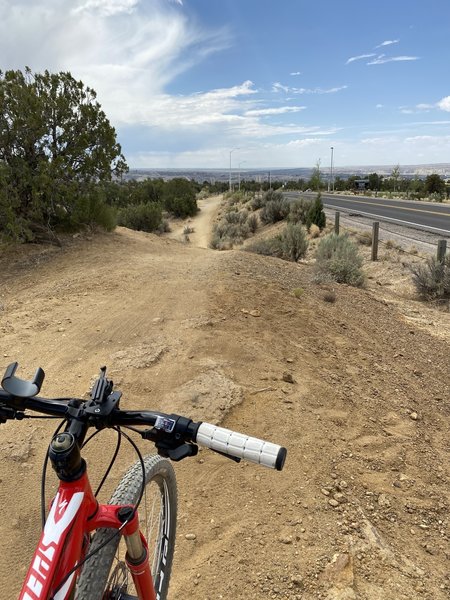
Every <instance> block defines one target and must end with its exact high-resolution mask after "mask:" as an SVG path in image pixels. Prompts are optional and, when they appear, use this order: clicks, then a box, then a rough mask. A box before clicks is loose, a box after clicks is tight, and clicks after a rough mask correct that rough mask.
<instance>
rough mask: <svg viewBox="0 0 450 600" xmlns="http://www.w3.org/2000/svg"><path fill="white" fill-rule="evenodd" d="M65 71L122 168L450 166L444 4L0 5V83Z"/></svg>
mask: <svg viewBox="0 0 450 600" xmlns="http://www.w3.org/2000/svg"><path fill="white" fill-rule="evenodd" d="M25 66H29V67H30V68H31V69H32V70H33V71H35V72H38V71H42V70H44V69H48V70H49V71H53V72H58V71H70V72H71V73H72V75H73V76H74V77H76V78H77V79H81V80H82V81H83V82H84V84H85V85H88V86H90V87H92V88H93V89H94V90H95V91H96V92H97V98H98V101H99V102H100V104H101V105H102V108H103V110H104V111H105V113H106V115H107V117H108V118H109V120H110V122H111V124H112V125H113V126H114V127H115V129H116V132H117V137H118V141H119V143H120V144H121V146H122V150H123V153H124V155H125V157H126V159H127V162H128V164H129V166H130V167H131V168H138V167H146V168H159V169H163V168H218V169H227V168H229V166H230V161H231V165H232V167H233V168H239V169H240V170H241V171H243V172H244V171H245V169H247V168H248V169H253V168H282V167H313V166H316V165H317V164H318V162H320V164H321V165H322V166H324V167H326V166H327V165H330V161H331V153H332V152H331V148H333V161H334V165H335V166H336V167H337V166H350V165H355V166H359V165H361V166H363V165H389V164H392V165H396V164H399V165H402V164H403V165H407V164H409V165H410V164H430V163H442V162H450V1H449V0H389V1H388V0H340V1H337V0H322V1H321V2H312V1H311V0H0V70H2V71H5V70H8V69H24V67H25Z"/></svg>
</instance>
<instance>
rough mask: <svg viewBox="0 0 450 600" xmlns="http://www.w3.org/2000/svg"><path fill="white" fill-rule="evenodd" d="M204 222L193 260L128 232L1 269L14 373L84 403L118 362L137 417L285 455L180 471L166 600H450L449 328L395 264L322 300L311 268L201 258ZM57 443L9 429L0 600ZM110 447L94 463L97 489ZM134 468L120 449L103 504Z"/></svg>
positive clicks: (211, 461) (15, 577)
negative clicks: (176, 416) (241, 437)
mask: <svg viewBox="0 0 450 600" xmlns="http://www.w3.org/2000/svg"><path fill="white" fill-rule="evenodd" d="M209 208H210V210H211V214H213V213H214V212H215V210H216V208H217V206H216V205H215V204H214V206H213V204H211V206H210V207H209ZM206 213H207V206H205V207H204V210H203V211H202V212H201V213H200V217H199V220H194V221H193V222H192V226H193V227H194V229H195V231H196V232H197V233H201V236H199V239H198V240H196V241H195V240H194V238H193V235H191V236H190V239H191V242H190V243H184V242H183V243H180V242H179V241H178V240H177V239H170V238H159V237H157V236H154V235H150V234H144V233H139V232H131V231H129V230H126V229H121V228H119V229H118V230H117V231H116V232H115V233H113V234H108V235H106V234H105V235H97V236H93V237H92V238H90V239H82V238H77V239H72V240H70V241H68V242H66V244H65V245H64V246H63V248H62V249H58V248H43V247H41V248H31V247H27V248H22V249H20V250H19V251H17V250H15V251H14V252H11V251H9V252H4V254H3V256H2V257H1V258H0V267H1V268H2V286H1V290H0V333H1V345H0V371H1V370H2V369H4V368H5V367H6V365H7V364H8V363H9V362H11V361H13V360H18V361H19V363H20V364H21V366H22V368H21V373H22V375H23V376H27V375H31V374H32V372H34V369H35V368H36V367H37V366H38V365H41V366H42V367H43V368H44V369H45V371H46V374H47V376H46V380H45V383H44V386H43V390H42V393H43V394H45V395H48V396H52V395H56V394H69V393H70V394H74V395H81V394H83V393H85V392H86V391H87V390H88V388H89V382H90V381H91V379H92V377H93V376H94V375H95V374H96V372H97V370H98V368H99V366H100V365H102V364H107V365H108V366H109V372H110V374H111V375H112V376H113V378H114V380H115V381H116V383H117V386H118V387H119V388H120V389H121V390H122V391H123V392H124V397H123V400H122V405H123V406H124V407H130V408H139V407H142V408H144V407H146V408H159V409H162V410H170V411H174V412H181V413H183V414H186V415H190V416H192V417H193V418H197V419H203V420H209V421H216V422H222V423H223V424H224V425H225V426H228V427H231V428H235V429H237V430H241V431H246V432H248V433H250V434H253V435H255V436H259V437H266V438H269V439H271V440H273V441H275V442H278V443H280V444H283V445H285V446H286V447H287V448H288V453H289V454H288V460H287V463H286V467H285V469H284V471H283V472H282V473H278V472H272V471H270V470H268V469H264V468H258V467H256V466H254V465H248V464H243V463H241V464H240V465H236V464H234V463H233V462H232V461H228V460H226V459H224V458H222V457H220V456H217V455H215V454H213V453H211V452H208V451H206V450H205V451H202V452H201V453H200V455H199V456H198V457H197V458H194V459H190V460H188V461H184V462H183V463H181V464H178V465H176V470H177V475H178V480H179V494H180V498H179V521H178V523H179V529H178V534H177V537H178V541H177V550H176V560H175V566H174V574H173V580H172V584H171V593H170V598H171V600H175V599H179V598H193V599H195V600H197V599H198V600H217V599H220V598H223V599H226V598H230V599H231V598H233V599H234V598H239V599H247V598H251V599H257V600H259V599H261V600H262V599H267V598H280V599H284V598H289V599H302V600H310V599H315V598H322V599H339V600H345V599H361V600H365V599H367V600H378V599H379V600H399V599H405V600H406V599H408V600H411V599H413V598H414V599H416V598H417V599H424V600H432V599H433V600H444V599H447V598H448V597H449V593H450V578H449V569H448V565H449V558H450V548H449V531H448V525H449V505H450V493H449V485H448V481H449V442H448V440H449V422H448V417H449V412H450V411H449V403H448V398H449V379H448V372H449V366H450V365H449V362H450V361H449V352H448V350H449V340H450V320H449V313H448V312H447V313H445V312H441V311H439V310H437V309H435V308H430V307H425V306H423V304H421V303H419V302H417V301H416V300H415V299H414V297H413V293H412V290H411V289H410V287H409V283H408V281H409V280H408V276H407V272H406V270H405V269H406V267H405V266H404V264H403V263H404V257H402V256H400V255H396V254H395V251H394V250H392V251H389V252H390V256H387V255H386V256H384V254H383V257H382V259H381V260H380V261H379V262H378V263H376V264H368V265H367V271H368V275H369V280H368V288H367V289H366V290H356V289H352V288H349V287H347V286H339V285H336V286H334V292H335V295H336V300H335V302H327V301H326V298H329V295H327V292H329V291H330V290H329V289H328V288H326V287H321V286H318V285H316V284H314V283H312V278H311V273H312V265H311V264H309V263H308V261H306V264H299V265H296V264H292V263H287V262H283V261H279V260H277V259H271V258H265V257H261V256H257V255H253V254H250V253H246V252H241V251H229V252H215V251H213V250H210V249H207V248H204V247H198V246H196V245H195V244H198V245H199V246H206V245H207V244H206V243H205V241H204V240H205V238H204V236H203V233H205V232H207V231H208V228H209V217H208V218H207V219H206V220H205V221H204V222H203V225H202V224H201V223H202V221H201V219H202V218H204V215H205V214H206ZM293 290H296V293H295V294H294V293H293ZM54 426H55V425H54V423H53V422H48V421H29V422H25V421H22V422H9V423H7V424H6V425H2V426H1V427H0V453H1V455H2V457H3V460H2V462H1V463H0V480H1V485H0V501H1V504H2V506H3V514H4V518H3V519H2V520H1V523H0V549H1V552H0V580H1V582H2V592H1V597H2V598H5V599H13V598H16V597H17V594H18V590H19V589H20V581H21V579H23V577H24V574H25V570H26V567H27V562H28V560H29V559H30V557H31V555H32V552H33V548H34V544H35V542H36V539H37V536H38V533H39V506H38V498H39V480H40V465H41V464H42V460H43V457H44V454H45V450H46V447H47V444H48V441H49V437H50V435H51V432H52V431H53V429H54ZM109 436H110V434H109V433H108V432H106V433H104V434H102V436H97V438H96V441H95V442H93V443H92V445H90V447H88V456H87V459H88V462H89V465H90V468H91V470H92V477H93V479H94V480H95V479H96V478H97V479H98V477H100V476H101V474H102V468H104V466H105V463H106V464H107V463H108V461H109V457H108V456H107V454H108V453H107V452H106V450H105V449H110V448H111V451H112V445H111V446H110V443H111V441H112V437H109ZM131 460H132V453H131V452H130V451H128V450H124V452H123V454H122V455H121V458H120V460H119V462H118V464H117V469H116V470H115V472H114V473H113V475H112V477H111V481H110V482H109V488H112V487H113V486H114V485H115V482H117V480H118V478H119V477H120V473H121V471H122V470H123V469H124V468H125V467H126V465H127V464H128V463H129V462H130V461H131ZM52 486H53V487H54V482H49V493H50V491H51V489H52ZM108 491H109V490H105V495H108ZM187 534H194V536H195V539H191V538H193V537H194V536H192V535H188V537H187V538H186V536H187ZM12 565H14V568H12Z"/></svg>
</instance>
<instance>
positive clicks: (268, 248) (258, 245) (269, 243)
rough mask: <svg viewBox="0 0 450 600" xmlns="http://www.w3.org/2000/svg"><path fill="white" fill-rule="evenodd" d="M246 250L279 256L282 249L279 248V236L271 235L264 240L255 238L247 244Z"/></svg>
mask: <svg viewBox="0 0 450 600" xmlns="http://www.w3.org/2000/svg"><path fill="white" fill-rule="evenodd" d="M245 250H247V251H248V252H255V254H263V255H264V256H276V257H278V258H281V256H282V254H283V250H282V248H281V240H280V237H279V236H276V237H272V238H269V239H265V240H257V241H255V242H252V243H251V244H248V245H247V247H246V248H245Z"/></svg>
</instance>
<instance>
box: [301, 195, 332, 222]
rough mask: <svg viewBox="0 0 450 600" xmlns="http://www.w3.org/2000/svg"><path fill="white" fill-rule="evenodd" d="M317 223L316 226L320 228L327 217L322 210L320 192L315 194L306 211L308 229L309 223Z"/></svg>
mask: <svg viewBox="0 0 450 600" xmlns="http://www.w3.org/2000/svg"><path fill="white" fill-rule="evenodd" d="M313 223H314V225H317V227H318V228H319V229H320V230H322V229H323V228H324V227H325V225H326V223H327V218H326V216H325V213H324V211H323V204H322V197H321V194H320V192H319V193H318V194H317V197H316V199H315V200H314V201H313V202H311V204H310V206H309V208H308V212H307V213H306V226H307V228H308V229H309V228H310V227H311V225H312V224H313Z"/></svg>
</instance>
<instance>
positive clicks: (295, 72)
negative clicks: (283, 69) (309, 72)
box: [289, 71, 302, 76]
mask: <svg viewBox="0 0 450 600" xmlns="http://www.w3.org/2000/svg"><path fill="white" fill-rule="evenodd" d="M301 74H302V72H301V71H293V72H292V73H289V75H293V76H295V75H301Z"/></svg>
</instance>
